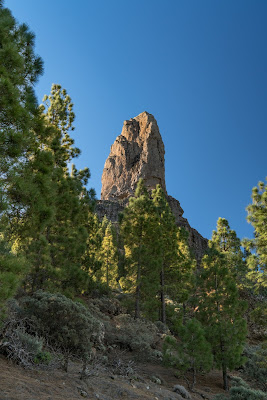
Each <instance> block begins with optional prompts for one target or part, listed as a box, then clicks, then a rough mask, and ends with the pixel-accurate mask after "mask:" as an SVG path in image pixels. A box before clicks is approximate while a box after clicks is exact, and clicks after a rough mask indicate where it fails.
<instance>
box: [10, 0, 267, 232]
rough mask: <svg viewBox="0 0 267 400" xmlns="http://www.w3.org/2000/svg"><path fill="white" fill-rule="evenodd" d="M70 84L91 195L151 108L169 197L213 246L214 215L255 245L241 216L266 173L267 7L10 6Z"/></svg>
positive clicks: (32, 1) (231, 0)
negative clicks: (124, 133) (115, 149)
mask: <svg viewBox="0 0 267 400" xmlns="http://www.w3.org/2000/svg"><path fill="white" fill-rule="evenodd" d="M5 5H6V6H7V7H9V8H10V9H11V10H12V12H13V15H14V16H15V17H16V18H17V19H18V21H19V22H26V23H28V25H29V26H30V28H31V30H32V31H33V32H34V33H35V34H36V51H37V53H38V54H39V55H40V56H41V57H42V58H43V60H44V66H45V73H44V75H43V77H41V79H40V81H39V83H38V85H37V86H36V91H37V94H38V98H39V100H40V101H41V99H42V97H43V95H44V94H45V93H49V91H50V87H51V84H52V83H59V84H61V85H62V86H63V87H65V88H66V89H67V91H68V93H69V94H70V96H71V97H72V99H73V102H74V105H75V112H76V124H75V125H76V130H75V132H74V138H75V141H76V145H77V146H78V147H80V148H81V150H82V155H81V156H80V158H79V160H77V163H76V164H77V166H78V167H79V168H82V167H85V166H88V167H89V168H90V170H91V173H92V178H91V180H90V186H92V187H94V188H95V189H96V192H97V195H98V197H100V192H101V175H102V170H103V166H104V162H105V160H106V158H107V156H108V154H109V149H110V146H111V144H112V143H113V142H114V140H115V138H116V136H117V135H119V134H120V132H121V128H122V124H123V121H124V120H125V119H130V118H132V117H135V116H136V115H138V114H139V113H141V112H142V111H144V110H146V111H148V112H150V113H151V114H153V115H154V116H155V118H156V119H157V121H158V125H159V128H160V132H161V134H162V138H163V141H164V143H165V150H166V154H165V160H166V182H167V190H168V193H169V194H170V195H172V196H174V197H175V198H177V199H178V200H179V201H180V203H181V206H182V207H183V209H184V211H185V213H184V216H185V217H186V218H187V219H188V220H189V222H190V224H191V225H192V226H193V227H194V228H196V229H198V231H199V232H200V233H201V234H202V235H203V236H206V237H208V238H210V236H211V232H212V230H213V229H215V227H216V221H217V219H218V217H224V218H227V219H228V220H229V223H230V225H231V227H232V228H233V229H235V230H236V231H237V233H238V235H239V237H245V236H250V237H251V236H252V232H253V231H252V228H251V227H250V225H248V224H247V222H246V211H245V207H246V206H247V205H248V204H249V203H250V201H251V199H250V196H251V190H252V187H253V186H255V185H256V184H257V182H258V181H259V180H264V179H265V176H266V175H267V168H266V167H267V118H266V115H267V113H266V111H267V22H266V21H267V1H266V0H223V1H221V0H202V1H199V0H164V1H163V0H161V1H158V0H76V1H73V0H72V1H71V0H53V1H52V0H46V1H40V0H23V1H22V0H6V2H5Z"/></svg>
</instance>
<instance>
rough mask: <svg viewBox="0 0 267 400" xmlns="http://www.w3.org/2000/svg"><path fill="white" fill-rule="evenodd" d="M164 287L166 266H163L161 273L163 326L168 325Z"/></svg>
mask: <svg viewBox="0 0 267 400" xmlns="http://www.w3.org/2000/svg"><path fill="white" fill-rule="evenodd" d="M164 286H165V282H164V266H163V264H162V267H161V273H160V287H161V293H160V298H161V322H163V324H166V305H165V293H164Z"/></svg>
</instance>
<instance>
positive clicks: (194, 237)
mask: <svg viewBox="0 0 267 400" xmlns="http://www.w3.org/2000/svg"><path fill="white" fill-rule="evenodd" d="M164 155H165V149H164V144H163V141H162V138H161V135H160V132H159V128H158V124H157V121H156V120H155V118H154V117H153V115H151V114H149V113H147V112H143V113H141V114H139V115H138V116H137V117H135V118H132V119H130V120H129V121H124V124H123V128H122V132H121V134H120V135H119V136H118V137H117V139H116V140H115V142H114V144H113V145H112V146H111V149H110V154H109V156H108V158H107V160H106V162H105V166H104V171H103V175H102V191H101V200H100V201H99V202H98V204H97V208H96V211H97V214H98V215H99V217H100V218H103V216H104V215H106V216H107V218H108V219H110V220H111V221H112V222H113V223H116V222H118V215H119V213H120V212H121V211H123V209H124V207H125V206H126V205H127V202H128V198H129V197H130V196H133V194H134V192H135V188H136V185H137V182H138V180H139V179H140V178H143V179H144V181H145V184H146V186H147V187H148V189H149V190H152V189H154V188H155V187H156V185H157V184H160V185H161V187H162V188H163V189H164V191H165V193H166V196H167V199H168V202H169V205H170V207H171V210H172V212H173V214H174V216H175V220H176V223H177V225H178V226H183V227H184V228H186V229H187V230H188V232H189V245H190V247H191V248H192V250H193V251H194V253H195V255H196V258H197V260H198V261H199V260H200V259H201V257H202V256H203V254H204V252H205V250H206V248H207V239H205V238H203V237H202V236H201V235H200V234H199V233H198V232H197V231H196V230H195V229H193V228H191V226H190V225H189V223H188V221H187V219H186V218H184V217H183V213H184V211H183V209H182V208H181V206H180V203H179V201H178V200H176V199H174V198H173V197H171V196H168V194H167V191H166V184H165V160H164Z"/></svg>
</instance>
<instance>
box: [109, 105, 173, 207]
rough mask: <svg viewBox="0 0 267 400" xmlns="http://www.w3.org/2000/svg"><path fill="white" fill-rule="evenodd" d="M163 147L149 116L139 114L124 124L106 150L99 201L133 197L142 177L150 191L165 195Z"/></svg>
mask: <svg viewBox="0 0 267 400" xmlns="http://www.w3.org/2000/svg"><path fill="white" fill-rule="evenodd" d="M164 154H165V150H164V144H163V141H162V138H161V135H160V132H159V128H158V124H157V121H156V120H155V118H154V117H153V115H151V114H149V113H147V112H143V113H142V114H139V115H138V116H137V117H135V118H132V119H130V120H129V121H124V124H123V128H122V132H121V134H120V135H119V136H118V137H117V139H116V140H115V142H114V143H113V145H112V146H111V149H110V154H109V156H108V158H107V160H106V162H105V166H104V171H103V175H102V191H101V200H122V199H125V198H128V197H130V196H133V195H134V192H135V189H136V185H137V182H138V180H139V179H140V178H143V179H144V181H145V184H146V186H147V187H148V188H149V189H153V188H155V187H156V185H157V184H160V185H161V187H162V188H163V189H164V191H165V192H166V185H165V162H164Z"/></svg>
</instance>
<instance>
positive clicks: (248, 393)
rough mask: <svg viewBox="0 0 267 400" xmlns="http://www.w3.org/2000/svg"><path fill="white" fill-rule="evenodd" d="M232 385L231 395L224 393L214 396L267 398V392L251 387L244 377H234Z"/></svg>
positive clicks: (247, 399)
mask: <svg viewBox="0 0 267 400" xmlns="http://www.w3.org/2000/svg"><path fill="white" fill-rule="evenodd" d="M231 383H232V387H231V389H230V396H225V395H223V394H220V395H217V396H215V397H214V400H266V398H267V393H266V392H262V391H261V390H255V389H252V388H250V387H249V385H248V384H247V382H245V381H244V380H243V379H242V378H239V377H234V378H232V379H231Z"/></svg>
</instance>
